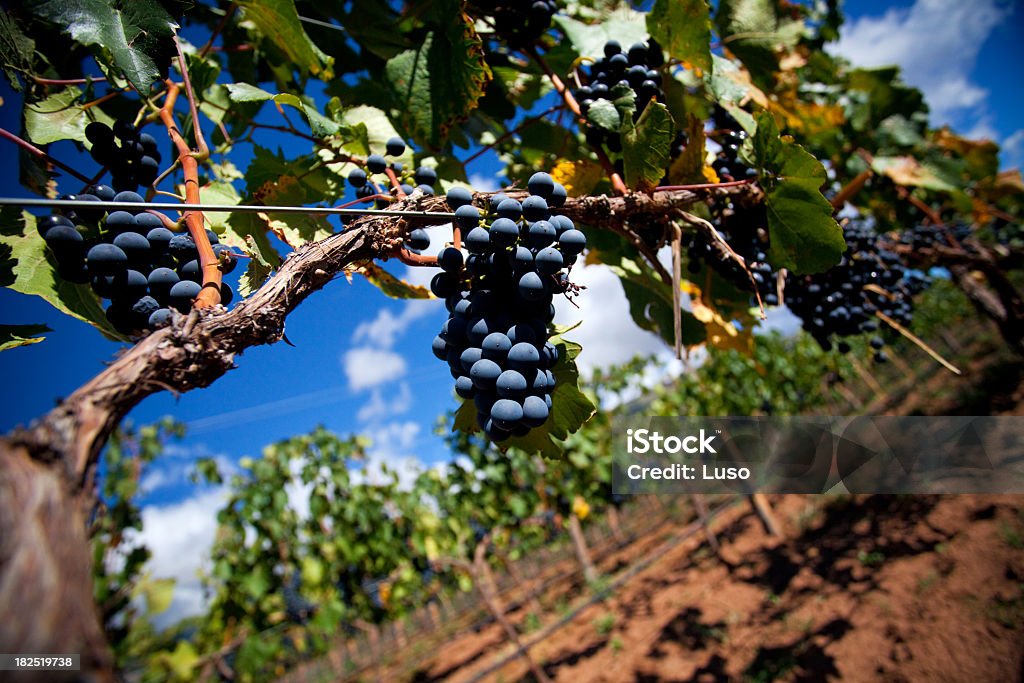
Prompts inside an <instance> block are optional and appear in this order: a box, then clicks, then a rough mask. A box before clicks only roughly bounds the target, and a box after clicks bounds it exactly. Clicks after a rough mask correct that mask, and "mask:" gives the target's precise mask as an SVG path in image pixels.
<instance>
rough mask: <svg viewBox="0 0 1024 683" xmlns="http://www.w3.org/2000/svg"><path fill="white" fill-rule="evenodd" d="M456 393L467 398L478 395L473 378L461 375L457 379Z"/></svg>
mask: <svg viewBox="0 0 1024 683" xmlns="http://www.w3.org/2000/svg"><path fill="white" fill-rule="evenodd" d="M455 393H456V394H458V395H459V396H460V397H462V398H465V399H470V398H473V396H474V395H476V387H474V386H473V380H472V378H470V377H468V376H466V375H460V376H459V378H458V379H457V380H455Z"/></svg>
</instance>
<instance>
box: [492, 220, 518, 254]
mask: <svg viewBox="0 0 1024 683" xmlns="http://www.w3.org/2000/svg"><path fill="white" fill-rule="evenodd" d="M490 236H491V241H492V242H493V243H494V244H496V245H498V246H502V247H507V246H510V245H512V244H513V243H514V242H515V241H516V239H518V237H519V226H518V225H516V224H515V223H514V222H513V221H511V220H509V219H508V218H497V219H495V220H494V222H493V223H491V229H490Z"/></svg>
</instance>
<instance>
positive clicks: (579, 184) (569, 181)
mask: <svg viewBox="0 0 1024 683" xmlns="http://www.w3.org/2000/svg"><path fill="white" fill-rule="evenodd" d="M603 175H604V172H603V171H602V170H601V166H600V164H597V163H595V162H593V161H589V160H586V159H584V160H582V161H566V160H562V161H559V162H558V163H557V164H555V167H554V168H553V169H551V177H552V178H554V180H555V182H556V183H561V184H562V185H564V186H565V191H566V192H567V193H568V194H569V196H570V197H582V196H585V195H588V194H590V193H591V192H592V191H593V189H594V188H595V187H597V184H598V183H599V182H600V181H601V177H602V176H603Z"/></svg>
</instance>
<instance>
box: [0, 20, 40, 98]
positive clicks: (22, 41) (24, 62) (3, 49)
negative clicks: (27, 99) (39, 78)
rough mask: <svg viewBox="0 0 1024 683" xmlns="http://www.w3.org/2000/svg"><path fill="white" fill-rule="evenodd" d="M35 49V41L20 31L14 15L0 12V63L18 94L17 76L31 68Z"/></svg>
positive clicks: (19, 84)
mask: <svg viewBox="0 0 1024 683" xmlns="http://www.w3.org/2000/svg"><path fill="white" fill-rule="evenodd" d="M35 47H36V44H35V41H34V40H32V39H31V38H29V37H28V36H27V35H25V33H24V32H23V31H22V30H21V26H19V25H18V22H17V20H16V19H15V17H14V14H13V13H10V12H0V62H2V63H3V69H4V73H5V74H6V75H7V80H9V81H10V82H11V87H12V88H13V89H14V90H16V91H18V92H20V91H21V89H22V86H21V80H20V79H19V78H18V74H19V73H21V72H26V71H29V70H30V69H31V68H32V59H33V57H34V56H35Z"/></svg>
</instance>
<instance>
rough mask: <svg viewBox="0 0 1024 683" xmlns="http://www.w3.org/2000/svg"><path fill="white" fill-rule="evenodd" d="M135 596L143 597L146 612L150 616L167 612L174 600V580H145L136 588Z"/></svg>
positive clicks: (147, 578)
mask: <svg viewBox="0 0 1024 683" xmlns="http://www.w3.org/2000/svg"><path fill="white" fill-rule="evenodd" d="M135 594H136V595H141V596H142V597H143V598H144V599H145V601H146V611H147V612H149V614H150V615H156V614H160V613H161V612H165V611H167V608H168V607H170V606H171V600H172V599H173V598H174V579H152V578H149V577H146V578H144V579H143V580H142V581H140V582H139V583H138V585H137V586H136V588H135Z"/></svg>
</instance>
